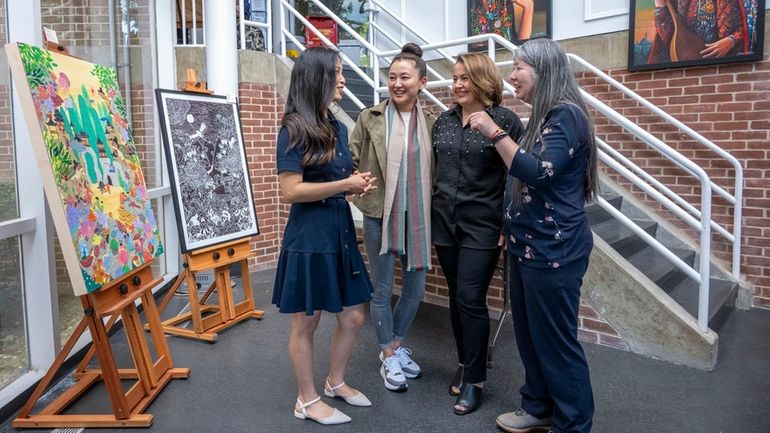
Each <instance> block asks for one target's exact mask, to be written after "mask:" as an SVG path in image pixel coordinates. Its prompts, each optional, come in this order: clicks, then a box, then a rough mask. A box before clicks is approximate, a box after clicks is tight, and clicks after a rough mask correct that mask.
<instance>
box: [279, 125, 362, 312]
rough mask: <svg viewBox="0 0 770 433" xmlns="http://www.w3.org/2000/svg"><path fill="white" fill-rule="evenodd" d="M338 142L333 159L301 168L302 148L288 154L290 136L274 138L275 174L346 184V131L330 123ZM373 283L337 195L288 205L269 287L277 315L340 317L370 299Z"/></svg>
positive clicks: (350, 161) (345, 206) (283, 134)
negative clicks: (323, 313) (321, 312)
mask: <svg viewBox="0 0 770 433" xmlns="http://www.w3.org/2000/svg"><path fill="white" fill-rule="evenodd" d="M331 123H332V127H333V128H334V131H335V134H336V137H337V140H336V143H335V146H336V150H335V155H334V159H332V160H331V161H330V162H328V163H326V164H323V165H309V166H303V165H302V149H303V146H302V145H297V146H295V147H294V148H293V149H292V150H290V151H289V150H287V149H288V146H289V132H288V131H287V130H286V129H285V128H281V130H280V132H279V133H278V154H277V161H278V173H281V172H283V171H291V172H295V173H301V174H302V181H303V182H331V181H335V180H341V179H345V178H347V177H349V176H350V174H351V173H352V170H353V157H352V155H351V153H350V149H349V148H348V131H347V128H346V127H345V125H343V124H341V123H339V122H338V121H337V120H336V119H332V121H331ZM371 294H372V283H371V281H370V280H369V274H368V273H367V272H366V268H365V267H364V262H363V259H362V258H361V253H360V252H359V251H358V242H357V239H356V228H355V226H354V225H353V217H352V215H351V213H350V208H349V207H348V202H347V201H346V200H345V194H343V193H340V194H337V195H335V196H332V197H328V198H326V199H323V200H320V201H316V202H308V203H292V205H291V211H290V212H289V221H288V223H287V224H286V229H285V231H284V234H283V244H282V247H281V255H280V257H279V259H278V269H277V270H276V274H275V285H274V287H273V304H275V305H276V306H277V307H278V308H279V311H280V312H281V313H297V312H300V311H304V312H305V314H307V315H312V314H313V313H314V312H315V311H316V310H325V311H328V312H331V313H339V312H340V311H342V308H343V307H349V306H352V305H358V304H362V303H365V302H368V301H369V299H371Z"/></svg>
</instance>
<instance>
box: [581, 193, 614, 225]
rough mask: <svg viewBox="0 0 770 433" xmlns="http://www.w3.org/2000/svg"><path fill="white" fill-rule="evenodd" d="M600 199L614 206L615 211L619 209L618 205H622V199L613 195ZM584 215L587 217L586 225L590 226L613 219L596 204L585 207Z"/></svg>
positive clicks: (603, 196)
mask: <svg viewBox="0 0 770 433" xmlns="http://www.w3.org/2000/svg"><path fill="white" fill-rule="evenodd" d="M602 198H603V199H605V200H607V202H609V203H610V204H611V205H612V206H614V207H615V209H620V205H621V204H623V197H622V196H619V195H614V196H612V197H610V196H609V195H608V196H605V195H602ZM586 215H587V216H588V224H590V225H591V226H593V225H594V224H601V223H603V222H604V221H608V220H611V219H613V217H612V215H610V214H609V212H607V211H606V210H604V208H603V207H601V206H599V204H598V203H593V204H591V205H589V206H588V207H586Z"/></svg>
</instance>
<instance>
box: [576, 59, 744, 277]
mask: <svg viewBox="0 0 770 433" xmlns="http://www.w3.org/2000/svg"><path fill="white" fill-rule="evenodd" d="M567 56H568V57H569V58H570V60H574V61H576V62H577V63H579V64H580V65H581V66H582V67H584V68H586V69H588V70H589V71H591V72H592V73H593V74H595V75H596V76H598V77H600V78H601V79H602V80H604V81H606V82H607V83H609V84H610V85H611V86H613V87H614V88H616V89H618V90H619V91H621V92H622V93H623V94H624V95H626V96H628V97H629V98H632V99H633V100H635V101H636V102H637V103H639V104H640V105H642V106H644V107H645V108H647V109H649V110H650V111H652V112H653V113H655V114H657V115H658V116H660V117H661V118H663V119H664V120H666V121H667V122H668V123H670V124H672V125H674V126H675V127H676V128H677V129H679V130H680V131H682V132H684V133H685V134H687V136H688V137H690V138H692V139H693V140H695V141H697V142H698V143H700V144H701V145H703V146H705V147H706V148H708V149H709V150H711V151H713V152H714V153H716V154H717V155H718V156H720V157H721V158H723V159H724V160H726V161H727V162H729V163H730V164H731V165H732V166H733V168H734V169H735V185H734V188H735V193H734V194H730V193H728V192H727V191H725V190H724V189H723V188H721V187H720V186H719V185H716V184H714V183H713V182H712V184H711V185H712V189H713V190H714V192H716V193H717V194H719V195H720V196H721V197H722V198H724V199H725V200H727V201H728V202H729V203H730V204H732V205H733V207H734V215H733V233H732V238H733V240H731V241H732V243H733V255H732V274H733V277H735V278H736V279H737V278H740V274H741V223H742V215H743V206H742V204H743V165H742V164H741V162H740V161H739V160H738V158H736V157H734V156H733V155H731V154H730V153H728V152H727V151H725V150H724V149H722V148H721V147H719V146H717V145H716V144H714V143H712V142H711V141H709V140H708V139H707V138H705V137H704V136H702V135H701V134H699V133H698V132H696V131H695V130H693V129H692V128H690V127H689V126H687V125H685V124H684V123H682V122H681V121H679V120H678V119H676V118H675V117H673V116H671V115H670V114H668V113H666V112H665V111H663V110H662V109H661V108H660V107H658V106H656V105H655V104H653V103H651V102H650V101H648V100H646V99H644V98H643V97H641V96H639V95H638V94H637V93H635V92H634V91H632V90H631V89H629V88H628V87H626V86H624V85H623V84H621V83H620V82H618V81H617V80H615V79H614V78H612V77H611V76H609V75H608V74H606V73H604V72H603V71H602V70H600V69H599V68H597V67H596V66H594V65H592V64H590V63H588V62H587V61H586V60H585V59H583V58H582V57H580V56H578V55H575V54H571V53H570V54H567ZM723 236H724V235H723Z"/></svg>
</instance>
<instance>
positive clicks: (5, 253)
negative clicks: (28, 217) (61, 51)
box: [0, 0, 29, 388]
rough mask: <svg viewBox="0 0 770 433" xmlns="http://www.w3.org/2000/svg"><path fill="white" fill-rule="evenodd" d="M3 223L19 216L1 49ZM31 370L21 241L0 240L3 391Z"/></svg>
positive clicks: (2, 23)
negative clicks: (25, 318) (25, 314)
mask: <svg viewBox="0 0 770 433" xmlns="http://www.w3.org/2000/svg"><path fill="white" fill-rule="evenodd" d="M6 16H7V15H6V0H0V47H2V46H3V45H4V44H5V43H6V42H7V37H6V34H7V29H8V27H7V19H6ZM0 65H2V67H0V221H6V220H9V219H14V218H17V217H18V216H19V211H18V205H17V200H16V162H15V154H14V149H13V123H12V113H11V94H10V87H9V84H10V71H9V70H8V67H7V65H8V60H7V58H6V55H5V50H4V49H2V48H0ZM28 369H29V358H28V351H27V335H26V326H25V321H24V290H23V287H22V281H21V254H20V250H19V238H18V237H12V238H6V239H0V388H2V387H4V386H5V385H7V384H8V383H10V382H12V381H13V380H14V379H16V378H17V377H19V376H21V375H22V374H24V373H25V372H26V371H27V370H28Z"/></svg>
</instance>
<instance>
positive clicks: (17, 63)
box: [5, 42, 88, 296]
mask: <svg viewBox="0 0 770 433" xmlns="http://www.w3.org/2000/svg"><path fill="white" fill-rule="evenodd" d="M5 50H6V53H7V56H8V66H9V67H10V69H11V77H12V78H13V80H12V81H13V85H14V87H15V88H16V96H17V97H18V99H19V103H20V104H21V111H22V113H21V114H22V117H23V118H24V123H25V125H26V127H27V133H28V134H29V137H30V142H31V145H32V150H33V152H34V154H35V161H36V162H37V168H38V172H39V173H40V178H41V180H42V183H43V191H44V192H45V198H46V202H47V203H48V208H49V209H50V212H51V220H52V221H53V224H54V228H55V230H56V234H57V236H58V237H59V244H60V246H61V250H62V256H63V257H64V263H65V265H66V267H67V274H69V277H70V280H71V283H72V289H73V291H74V292H75V296H82V295H86V294H88V290H87V289H86V283H85V280H84V279H83V273H82V270H81V267H80V263H79V262H78V259H77V255H76V251H75V248H74V247H73V239H72V236H71V234H70V231H69V226H68V225H67V219H66V216H65V214H64V208H63V207H62V204H61V201H60V199H59V191H58V188H57V187H56V180H55V179H54V177H53V170H52V169H51V161H50V159H49V158H48V153H47V152H46V151H45V144H44V143H43V137H42V132H41V131H40V128H39V126H38V118H37V114H36V112H35V107H34V103H33V101H32V92H31V89H30V87H29V82H27V78H26V77H27V74H26V72H25V71H24V65H23V64H22V60H21V54H20V53H19V46H18V43H17V42H11V43H8V44H6V45H5Z"/></svg>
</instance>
